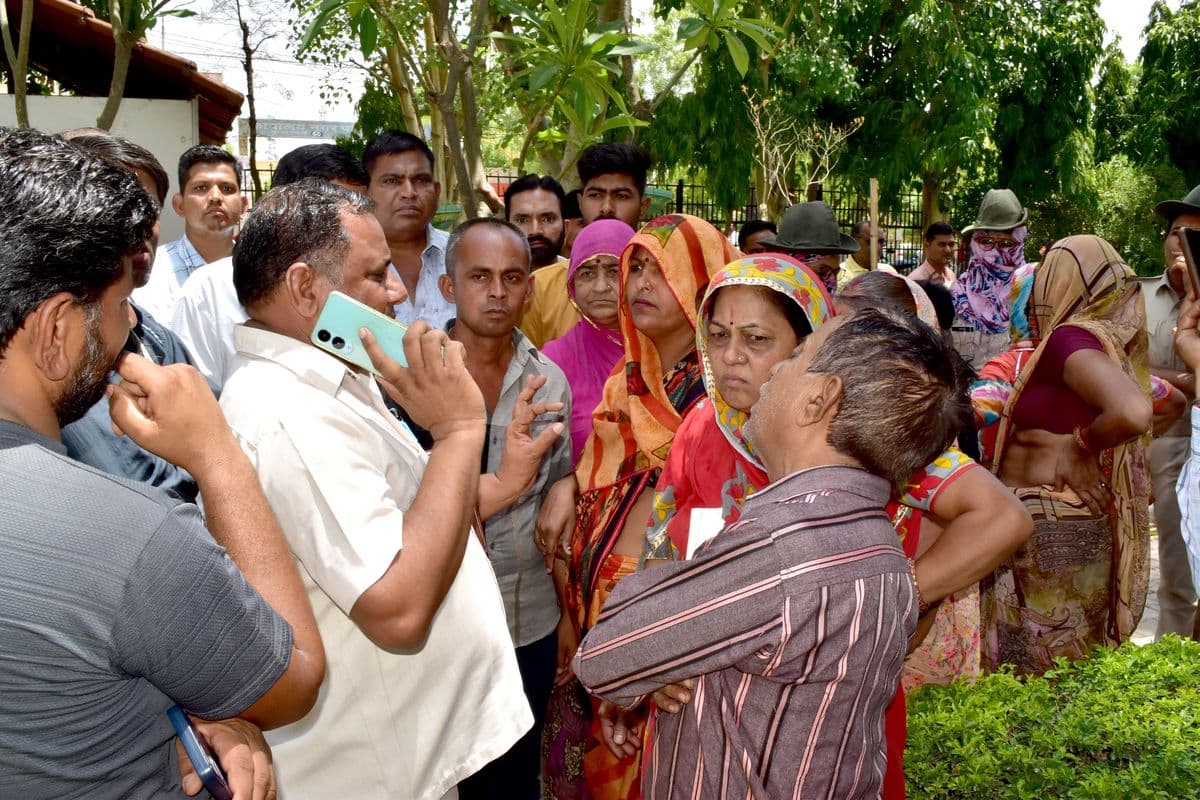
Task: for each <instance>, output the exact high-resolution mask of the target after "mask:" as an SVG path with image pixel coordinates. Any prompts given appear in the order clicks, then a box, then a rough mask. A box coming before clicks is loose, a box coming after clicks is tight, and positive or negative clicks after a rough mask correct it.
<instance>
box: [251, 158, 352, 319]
mask: <svg viewBox="0 0 1200 800" xmlns="http://www.w3.org/2000/svg"><path fill="white" fill-rule="evenodd" d="M374 212H375V204H374V203H373V202H372V201H371V199H370V198H369V197H366V196H365V195H361V194H359V193H358V192H352V191H350V190H348V189H343V188H342V187H340V186H335V185H334V184H332V183H328V182H326V181H323V180H320V179H317V178H305V179H304V180H300V181H296V182H295V183H289V184H286V185H284V186H278V187H276V188H274V189H272V190H271V191H270V192H268V193H267V194H266V195H265V196H264V197H263V199H262V200H260V201H259V202H258V204H257V205H256V206H255V207H254V208H253V210H251V211H250V213H249V214H247V215H246V219H245V221H243V223H242V232H241V235H240V236H238V240H237V245H236V246H235V247H234V250H233V285H234V288H236V289H237V295H238V301H239V302H240V303H241V304H242V305H244V306H247V307H249V306H250V305H252V304H254V303H258V302H260V301H262V300H263V299H264V298H266V297H268V296H269V295H270V294H271V293H272V292H274V291H275V288H276V287H277V286H279V284H280V283H282V282H283V278H284V275H286V274H287V270H288V267H290V266H291V265H292V264H294V263H296V262H297V261H304V262H307V263H308V264H309V265H311V266H313V267H316V268H318V269H320V270H321V271H322V272H323V273H324V275H325V277H326V278H328V279H329V282H330V283H332V284H333V285H334V286H340V285H341V283H342V262H343V260H344V259H345V257H346V252H347V250H349V249H350V235H349V234H348V233H346V229H345V226H344V225H343V224H342V214H351V215H353V216H366V215H368V214H373V213H374Z"/></svg>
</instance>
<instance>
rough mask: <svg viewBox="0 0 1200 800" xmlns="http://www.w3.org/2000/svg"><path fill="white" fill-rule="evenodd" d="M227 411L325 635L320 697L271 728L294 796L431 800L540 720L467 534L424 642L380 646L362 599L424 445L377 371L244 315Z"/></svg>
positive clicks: (293, 799)
mask: <svg viewBox="0 0 1200 800" xmlns="http://www.w3.org/2000/svg"><path fill="white" fill-rule="evenodd" d="M234 341H235V343H236V345H237V355H236V356H235V358H234V361H233V364H232V368H231V370H230V372H229V375H228V376H227V379H226V382H225V388H224V391H223V392H222V395H221V408H222V409H223V410H224V412H225V416H226V418H227V419H228V420H229V424H230V425H231V426H232V428H233V430H234V432H235V433H236V434H237V436H238V438H239V440H240V441H241V443H242V448H243V449H244V450H245V451H246V453H247V454H248V455H249V457H250V460H251V462H252V463H253V464H254V466H255V469H256V470H257V472H258V477H259V481H260V482H261V483H262V486H263V490H264V491H265V492H266V495H267V498H268V499H269V500H270V502H271V506H272V508H273V509H274V510H275V514H276V515H277V516H278V518H279V521H280V523H281V525H282V526H283V531H284V534H285V535H286V536H287V539H288V543H289V545H290V546H291V548H292V553H293V554H294V555H295V557H296V559H297V561H298V562H299V565H300V572H301V576H302V578H303V580H304V584H305V587H306V589H307V590H308V597H309V600H310V602H311V603H312V607H313V612H314V613H315V615H316V618H317V626H318V628H319V629H320V632H321V639H322V640H323V641H324V643H325V653H326V659H327V669H326V675H325V681H324V683H323V684H322V685H321V691H320V696H319V697H318V700H317V705H316V706H315V707H314V708H313V710H312V711H311V712H309V714H308V716H306V717H305V718H304V719H302V720H301V721H299V722H297V723H294V724H292V725H288V726H286V727H283V728H280V729H278V730H274V731H271V732H269V733H268V734H267V740H268V741H269V742H270V743H271V748H272V751H273V753H274V759H275V769H276V772H277V775H278V779H279V784H280V797H282V798H286V800H306V799H307V798H312V799H313V800H317V799H318V798H320V799H322V800H323V799H324V798H330V797H354V798H356V800H391V798H401V797H403V798H413V799H414V800H436V798H440V797H442V796H443V795H445V794H446V793H447V792H449V791H450V790H452V789H453V788H454V786H456V785H457V784H458V783H459V782H460V781H462V780H463V779H464V778H466V777H468V776H469V775H471V774H473V773H475V772H477V771H478V770H479V769H480V768H481V767H483V766H484V765H485V764H487V763H488V762H490V761H492V760H494V759H495V758H497V757H499V756H500V755H502V754H504V753H505V752H506V751H507V750H508V749H509V747H511V746H512V744H513V743H514V742H516V741H517V739H519V738H520V737H521V735H522V734H524V732H525V731H527V730H528V729H529V728H530V726H531V724H532V721H533V718H532V715H531V714H530V711H529V704H528V702H527V701H526V700H525V695H524V692H523V690H522V684H521V676H520V673H519V672H518V670H517V663H516V656H515V654H514V651H513V647H512V642H511V641H510V639H509V634H508V627H507V625H506V624H505V618H504V605H503V602H502V600H501V597H500V591H499V589H498V588H497V585H496V578H495V575H494V574H493V573H492V568H491V565H490V564H489V563H488V558H487V556H486V555H485V553H484V551H483V548H482V547H481V546H480V544H479V541H478V539H477V538H476V537H475V536H473V535H472V536H469V537H468V540H467V546H466V552H465V553H464V555H463V559H462V565H461V566H460V567H459V571H458V575H457V576H456V577H455V579H454V582H453V584H452V585H451V587H450V590H449V592H447V594H446V597H445V599H444V600H443V601H442V605H441V608H439V609H438V612H437V614H436V616H435V617H434V621H433V626H432V628H431V630H430V632H429V637H428V638H427V639H426V641H425V643H424V645H423V646H422V647H421V649H420V650H418V651H416V652H406V653H403V654H399V653H392V652H388V651H385V650H382V649H380V648H379V647H377V646H376V645H375V644H374V643H373V642H372V641H371V640H370V639H368V638H367V636H366V635H365V634H364V633H363V632H362V630H360V629H359V628H358V626H357V625H355V624H354V622H352V621H351V620H350V617H349V612H350V609H351V608H352V607H353V606H354V603H355V601H356V600H357V599H358V598H359V596H361V595H362V593H363V592H364V591H366V590H367V589H368V588H369V587H371V586H372V585H373V584H374V583H375V582H376V581H378V580H379V578H380V577H382V576H383V574H384V573H385V572H386V571H387V569H388V566H389V565H390V564H391V563H392V561H393V560H395V558H396V557H397V553H400V557H401V558H403V557H404V556H403V549H402V546H403V535H402V534H403V527H404V514H405V511H406V510H407V509H408V508H409V506H410V505H411V504H412V502H413V499H414V498H415V497H416V495H417V491H418V489H419V488H420V484H421V480H422V478H423V476H424V472H425V463H426V455H425V453H424V452H423V451H422V450H421V448H420V446H419V445H418V444H417V442H416V440H415V439H414V438H413V437H412V435H411V434H410V433H409V432H408V430H407V429H406V428H405V427H404V426H403V425H402V424H401V423H399V422H398V421H397V420H395V419H394V418H393V417H392V416H391V414H389V413H388V412H387V410H386V408H385V406H384V405H383V400H382V397H381V395H380V394H379V389H378V387H377V385H376V383H375V381H374V380H373V379H372V378H371V377H370V376H368V375H367V374H365V373H362V372H359V371H357V370H354V369H351V368H350V367H349V366H348V365H347V364H345V363H344V362H342V361H341V360H339V359H337V358H335V357H333V356H331V355H328V354H326V353H324V352H323V351H321V350H318V349H317V348H315V347H313V346H312V345H310V344H308V343H306V342H301V341H299V340H297V339H293V338H290V337H287V336H281V335H279V334H275V333H270V332H268V331H264V330H260V329H257V328H250V327H246V326H244V325H239V326H238V327H237V328H236V329H235V331H234Z"/></svg>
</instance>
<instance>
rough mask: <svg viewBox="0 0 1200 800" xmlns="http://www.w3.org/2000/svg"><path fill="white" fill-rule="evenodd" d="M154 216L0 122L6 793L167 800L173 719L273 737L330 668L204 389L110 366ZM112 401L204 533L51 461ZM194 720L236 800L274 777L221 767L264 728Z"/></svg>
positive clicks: (32, 136)
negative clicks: (177, 470) (84, 419)
mask: <svg viewBox="0 0 1200 800" xmlns="http://www.w3.org/2000/svg"><path fill="white" fill-rule="evenodd" d="M155 216H156V211H155V209H154V206H153V205H152V202H151V200H150V198H149V196H148V195H146V193H145V190H144V189H142V188H141V186H140V185H139V184H138V183H137V181H136V179H135V178H134V177H133V176H132V175H130V174H128V173H126V172H124V171H122V170H120V169H119V168H117V167H115V166H112V165H110V164H108V163H107V162H104V161H101V160H99V159H97V158H95V157H94V156H90V155H87V154H85V153H84V152H82V151H81V150H79V149H77V148H75V147H74V146H71V145H68V144H66V143H65V142H63V141H62V140H61V139H58V138H56V137H50V136H46V135H44V134H40V133H37V132H35V131H28V130H25V131H8V130H5V129H2V128H0V241H3V242H4V243H5V246H4V247H3V248H0V552H2V553H3V554H4V555H3V558H0V642H2V643H3V644H2V645H0V797H5V798H7V797H14V798H21V800H36V799H37V798H56V799H57V798H67V797H89V798H92V797H99V798H165V797H179V796H180V790H181V765H180V764H179V763H178V761H177V758H176V749H175V746H174V744H173V740H174V738H175V734H174V731H173V729H172V728H171V726H170V724H169V722H168V720H167V717H166V711H167V709H168V708H169V707H171V706H172V705H175V704H179V705H182V706H183V707H184V709H185V710H186V711H188V712H189V713H191V714H193V715H197V716H199V717H205V718H209V719H221V718H226V717H235V716H238V717H241V718H242V719H243V720H245V721H248V722H249V723H253V724H254V725H257V726H259V727H264V728H267V727H274V726H277V725H282V724H287V723H289V722H293V721H295V720H297V719H299V718H300V717H301V716H303V715H304V714H305V713H307V712H308V710H309V709H310V708H311V707H312V705H313V703H314V702H315V700H316V693H317V690H318V687H319V685H320V682H321V679H322V677H323V674H324V651H323V650H322V648H321V643H320V639H319V637H318V635H317V633H316V623H315V621H314V620H313V617H312V611H311V608H310V607H309V605H308V600H307V597H306V596H305V594H304V589H303V586H302V584H301V583H300V577H299V574H298V572H297V570H296V567H295V565H294V563H293V562H292V559H291V558H290V557H289V555H288V550H287V545H286V544H285V542H284V540H283V536H282V533H281V532H280V530H279V526H278V522H277V521H276V520H275V518H274V516H273V515H272V514H271V511H270V507H269V505H268V504H267V502H266V498H265V497H263V494H262V491H261V489H260V488H259V486H258V482H257V479H256V478H255V475H254V471H253V468H252V467H251V466H250V463H249V461H247V460H246V458H245V456H243V455H242V453H241V450H240V447H239V445H238V444H237V441H236V440H235V439H234V437H233V434H232V432H231V431H230V430H229V427H228V426H227V425H226V424H225V421H224V418H223V417H222V416H221V413H220V409H219V408H218V407H217V405H216V400H215V399H214V398H213V396H212V392H211V391H210V390H209V388H208V386H207V384H206V383H205V382H204V379H203V378H201V377H200V374H199V373H197V372H196V371H195V370H194V369H192V368H190V367H187V366H183V365H174V366H171V367H160V366H158V365H156V364H153V363H152V362H150V361H148V360H147V359H145V358H142V357H140V356H138V355H135V354H125V355H123V356H122V355H121V351H122V345H123V344H124V342H125V340H126V338H127V337H128V335H129V324H130V314H129V305H128V298H129V292H130V290H131V288H132V277H131V264H132V260H133V255H134V254H135V253H136V252H137V251H138V250H139V249H141V248H143V247H144V246H145V243H146V241H147V240H148V238H149V234H150V229H151V227H152V226H153V222H154V218H155ZM112 369H115V370H116V371H117V373H118V374H119V375H120V377H121V383H120V384H117V385H115V386H108V383H107V375H108V373H109V371H110V370H112ZM106 391H107V392H108V397H109V402H110V409H111V412H110V413H111V415H112V419H113V423H114V425H116V426H118V427H119V428H120V430H122V431H123V432H124V433H125V434H127V435H129V436H130V438H132V439H133V440H134V441H135V442H136V443H137V444H138V445H140V446H142V447H144V448H146V449H147V450H149V451H151V452H153V453H155V454H156V455H158V456H160V457H162V458H164V459H166V460H167V461H169V462H172V463H175V464H177V465H179V466H181V467H183V468H184V469H186V470H188V471H189V472H190V473H191V474H192V475H193V476H194V477H195V478H196V481H197V484H198V486H199V487H200V491H201V493H202V495H203V496H204V498H205V501H206V503H207V509H208V527H207V529H206V527H205V523H204V521H203V520H202V519H201V517H200V514H199V512H198V510H197V509H196V507H195V506H194V505H190V504H182V503H179V502H177V501H175V500H172V499H170V498H169V497H168V496H167V495H165V494H163V493H161V492H159V491H158V490H155V489H153V488H152V487H150V486H148V485H143V484H136V483H133V482H130V481H126V480H124V479H121V478H117V477H114V476H111V475H108V474H106V473H103V472H99V471H97V470H94V469H92V468H90V467H86V466H84V465H82V464H79V463H78V462H75V461H72V460H71V459H69V458H68V457H67V456H66V454H65V452H66V451H65V448H64V447H63V445H62V443H61V430H62V427H63V426H64V425H66V424H68V423H70V422H71V421H73V420H75V419H78V418H79V417H80V416H81V415H82V414H83V413H84V412H85V411H86V410H87V409H88V408H90V407H92V406H93V405H94V404H95V402H96V401H97V400H98V399H99V398H100V397H102V396H103V395H104V393H105V392H106ZM255 587H258V589H259V590H260V591H261V594H260V593H259V591H256V589H255ZM200 725H201V727H203V728H205V729H206V730H208V731H210V732H211V733H213V734H214V735H213V736H212V737H211V742H212V744H213V749H214V751H215V753H216V756H217V758H218V760H219V761H221V762H222V764H223V765H224V766H226V768H227V769H230V774H229V781H230V784H231V786H232V787H233V788H234V789H235V790H236V791H238V792H240V793H241V794H242V796H246V797H249V796H250V790H251V786H252V785H253V784H254V782H255V779H256V777H257V779H258V780H259V781H260V784H263V785H267V786H271V785H273V776H272V775H271V773H270V770H269V767H266V766H265V765H266V764H267V763H268V759H266V758H257V759H245V758H241V759H234V758H229V759H226V758H225V757H226V756H227V755H228V756H233V755H241V756H246V755H248V753H247V752H246V750H245V747H244V746H243V745H248V746H249V747H250V748H251V750H253V749H254V748H255V747H256V746H257V747H258V749H259V751H260V752H261V751H264V750H265V745H263V744H261V742H262V739H261V734H260V733H258V732H257V731H253V729H252V728H249V726H247V725H246V723H245V722H242V721H231V722H229V723H227V724H225V725H222V724H215V725H214V724H212V723H200ZM247 729H249V731H251V733H247ZM232 732H239V733H241V734H244V736H243V739H242V740H241V741H240V742H239V741H237V736H236V735H235V734H234V733H232ZM250 760H258V761H259V762H260V763H259V766H252V765H248V763H246V762H248V761H250ZM237 761H241V762H243V763H241V765H240V766H238V764H237V763H235V762H237ZM255 770H259V772H258V773H257V775H256V772H255ZM186 786H187V788H188V790H189V791H191V792H192V793H193V794H194V793H195V791H196V790H198V789H199V785H198V782H197V781H196V780H195V777H194V776H189V777H188V779H187V782H186ZM260 791H261V790H260Z"/></svg>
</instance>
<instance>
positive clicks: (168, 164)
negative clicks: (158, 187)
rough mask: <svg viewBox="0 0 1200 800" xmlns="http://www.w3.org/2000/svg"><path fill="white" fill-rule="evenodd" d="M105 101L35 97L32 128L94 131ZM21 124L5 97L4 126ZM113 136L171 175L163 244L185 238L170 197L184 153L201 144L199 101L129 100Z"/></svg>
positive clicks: (1, 106) (0, 103)
mask: <svg viewBox="0 0 1200 800" xmlns="http://www.w3.org/2000/svg"><path fill="white" fill-rule="evenodd" d="M104 102H105V98H103V97H64V96H55V97H30V98H29V121H30V123H31V124H32V125H33V127H35V128H37V129H39V130H43V131H46V132H48V133H58V132H61V131H66V130H71V129H73V128H87V127H92V126H94V125H95V124H96V117H98V116H99V115H100V111H101V109H103V108H104ZM16 122H17V115H16V109H15V106H14V100H13V97H12V96H11V95H7V94H0V125H2V126H7V127H11V126H13V125H15V124H16ZM112 132H113V133H114V134H116V135H118V136H122V137H124V138H126V139H129V140H130V141H133V142H137V143H138V144H140V145H141V146H142V147H145V148H146V149H148V150H149V151H150V152H152V153H154V155H155V156H157V157H158V160H159V161H161V162H162V165H163V167H164V168H165V169H166V170H167V174H168V175H170V176H171V191H170V193H168V195H167V203H166V207H165V208H164V209H163V214H162V227H161V230H162V233H161V236H160V241H163V242H169V241H171V240H173V239H178V238H179V237H180V236H182V235H183V220H182V219H180V218H179V217H178V216H177V215H176V214H175V212H174V211H172V210H171V195H172V194H174V193H175V192H177V191H178V190H179V187H178V186H177V183H178V180H177V178H176V176H175V173H176V168H177V166H178V164H179V156H180V154H182V153H183V151H184V150H186V149H188V148H189V147H191V146H192V145H195V144H199V142H200V134H199V111H198V109H197V103H196V101H195V100H145V99H141V98H125V99H124V100H122V101H121V108H120V110H119V111H118V112H117V119H116V122H115V123H114V124H113V128H112Z"/></svg>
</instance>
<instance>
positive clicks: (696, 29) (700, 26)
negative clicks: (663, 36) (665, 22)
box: [675, 17, 705, 46]
mask: <svg viewBox="0 0 1200 800" xmlns="http://www.w3.org/2000/svg"><path fill="white" fill-rule="evenodd" d="M704 28H705V24H704V20H702V19H697V18H696V17H684V18H683V19H681V20H680V21H679V30H678V31H677V32H676V35H675V37H676V38H677V39H683V40H685V41H686V40H690V39H693V38H695V37H696V36H697V35H699V34H700V32H701V31H703V30H704ZM689 46H690V45H689Z"/></svg>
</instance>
